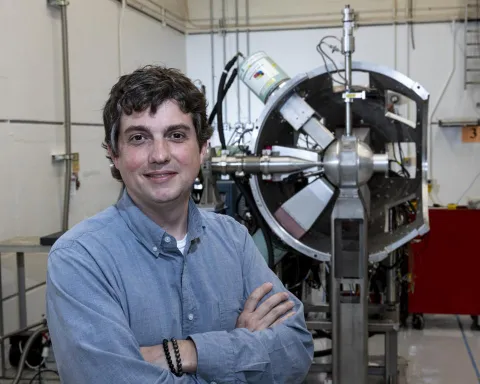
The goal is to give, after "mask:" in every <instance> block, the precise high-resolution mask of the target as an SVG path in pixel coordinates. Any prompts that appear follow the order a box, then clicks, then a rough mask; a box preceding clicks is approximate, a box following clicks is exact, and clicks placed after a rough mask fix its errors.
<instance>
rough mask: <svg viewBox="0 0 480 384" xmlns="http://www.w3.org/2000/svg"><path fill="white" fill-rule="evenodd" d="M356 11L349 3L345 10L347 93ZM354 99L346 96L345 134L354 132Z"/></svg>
mask: <svg viewBox="0 0 480 384" xmlns="http://www.w3.org/2000/svg"><path fill="white" fill-rule="evenodd" d="M353 27H354V12H353V10H352V9H350V6H349V5H347V6H346V7H345V8H344V10H343V39H342V53H343V54H344V55H345V93H346V94H348V93H349V92H350V89H351V86H352V53H353V52H354V51H355V40H354V37H353ZM351 104H352V99H350V98H349V97H345V135H346V136H350V135H351V133H352V107H351Z"/></svg>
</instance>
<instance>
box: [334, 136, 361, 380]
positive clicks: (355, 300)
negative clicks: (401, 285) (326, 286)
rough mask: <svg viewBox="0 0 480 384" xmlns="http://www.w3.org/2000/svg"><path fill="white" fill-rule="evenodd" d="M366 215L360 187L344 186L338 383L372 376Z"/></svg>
mask: <svg viewBox="0 0 480 384" xmlns="http://www.w3.org/2000/svg"><path fill="white" fill-rule="evenodd" d="M349 141H350V140H349ZM366 216H367V215H366V210H365V207H364V205H363V203H362V201H361V199H360V197H359V196H358V190H357V189H354V188H351V189H350V188H349V189H347V188H345V189H340V197H339V198H338V200H337V203H336V204H335V207H334V209H333V213H332V267H331V279H332V282H331V293H330V305H331V311H332V350H333V382H334V383H335V384H351V383H356V384H367V380H368V251H367V219H366Z"/></svg>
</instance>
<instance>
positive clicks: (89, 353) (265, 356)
mask: <svg viewBox="0 0 480 384" xmlns="http://www.w3.org/2000/svg"><path fill="white" fill-rule="evenodd" d="M104 124H105V143H104V147H105V148H106V149H107V151H108V157H109V158H110V159H111V161H112V162H113V167H112V174H113V176H114V177H115V178H117V179H119V180H122V181H123V183H124V185H125V191H124V193H123V195H122V197H121V198H120V200H119V201H118V202H117V204H115V205H114V206H112V207H109V208H107V209H106V210H105V211H103V212H101V213H99V214H97V215H95V216H94V217H92V218H89V219H87V220H85V221H83V222H82V223H80V224H78V225H76V226H75V227H74V228H72V229H71V230H69V231H68V232H67V233H66V234H65V235H64V236H62V237H61V238H60V239H59V240H58V241H57V242H56V243H55V244H54V246H53V247H52V250H51V252H50V255H49V259H48V276H47V320H48V325H49V330H50V333H51V338H52V344H53V351H54V354H55V357H56V361H57V365H58V368H59V373H60V376H61V379H62V382H63V383H66V384H73V383H75V384H76V383H85V384H93V383H101V384H121V383H142V384H149V383H151V384H160V383H177V382H178V383H180V382H182V383H205V382H210V383H215V382H218V383H234V382H235V383H236V382H249V383H299V382H302V381H303V379H304V378H305V376H306V374H307V372H308V369H309V367H310V364H311V361H312V357H313V340H312V336H311V334H310V333H309V332H308V330H307V329H306V327H305V321H304V315H303V306H302V303H301V302H300V301H299V300H297V299H296V298H295V297H294V296H293V295H290V294H288V292H287V291H286V289H285V288H284V287H283V285H282V283H281V282H280V281H279V280H278V279H277V277H276V276H275V274H274V273H272V272H271V270H270V269H269V268H268V267H267V265H266V263H265V261H264V259H263V257H262V256H261V254H260V253H259V251H258V250H257V248H256V247H255V244H254V243H253V240H252V238H251V237H250V236H249V234H248V232H247V230H246V229H245V228H244V227H243V226H242V225H240V224H238V223H237V222H236V221H235V220H233V219H232V218H230V217H228V216H225V215H218V214H214V213H207V212H203V211H200V210H199V209H198V208H197V207H196V206H195V204H194V203H193V201H192V199H191V198H190V192H191V188H192V185H193V182H194V180H195V177H196V176H197V175H198V172H199V169H200V166H201V162H202V161H203V157H204V156H205V154H206V149H207V142H208V140H209V139H210V137H211V134H212V131H211V128H210V127H209V126H208V124H207V119H206V101H205V98H204V97H203V95H202V93H201V92H200V91H198V90H197V88H196V87H195V86H194V85H193V83H192V82H191V81H190V80H189V79H188V78H187V77H185V76H184V75H183V74H181V73H180V72H178V71H177V70H174V69H167V68H163V67H154V66H148V67H145V68H142V69H139V70H137V71H135V72H133V73H132V74H130V75H126V76H123V77H121V78H120V80H119V81H118V83H117V84H116V85H115V86H114V87H113V88H112V90H111V93H110V97H109V99H108V101H107V103H106V105H105V108H104Z"/></svg>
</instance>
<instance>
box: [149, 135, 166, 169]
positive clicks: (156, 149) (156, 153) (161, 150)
mask: <svg viewBox="0 0 480 384" xmlns="http://www.w3.org/2000/svg"><path fill="white" fill-rule="evenodd" d="M170 156H171V153H170V146H169V144H168V142H167V140H164V139H158V140H154V142H153V145H152V148H151V151H150V163H159V164H162V163H168V162H169V161H170Z"/></svg>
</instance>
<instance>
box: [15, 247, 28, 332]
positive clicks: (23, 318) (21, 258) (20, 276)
mask: <svg viewBox="0 0 480 384" xmlns="http://www.w3.org/2000/svg"><path fill="white" fill-rule="evenodd" d="M17 284H18V315H19V320H20V328H25V327H26V326H27V294H26V291H25V254H24V253H23V252H17Z"/></svg>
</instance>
